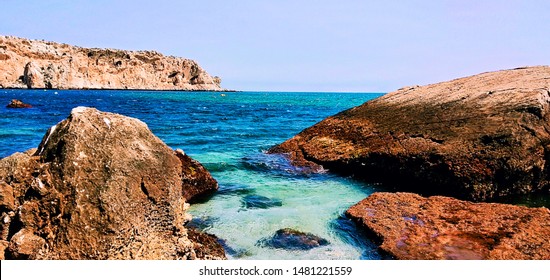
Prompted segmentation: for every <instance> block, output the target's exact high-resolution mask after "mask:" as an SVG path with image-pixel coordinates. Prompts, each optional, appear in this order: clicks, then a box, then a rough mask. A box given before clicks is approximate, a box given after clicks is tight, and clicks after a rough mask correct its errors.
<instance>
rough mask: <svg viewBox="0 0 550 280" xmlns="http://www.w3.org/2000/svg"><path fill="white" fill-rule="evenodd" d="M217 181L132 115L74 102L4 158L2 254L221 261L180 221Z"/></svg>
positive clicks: (217, 249)
mask: <svg viewBox="0 0 550 280" xmlns="http://www.w3.org/2000/svg"><path fill="white" fill-rule="evenodd" d="M217 188H218V185H217V182H216V181H215V180H214V179H213V178H212V177H211V176H210V174H209V173H208V171H206V169H204V167H202V165H201V164H200V163H198V162H197V161H195V160H193V159H191V158H189V157H188V156H187V155H185V154H184V153H183V151H181V150H177V151H174V150H172V149H170V148H169V147H168V146H166V145H165V144H164V143H163V142H162V141H161V140H160V139H158V138H157V137H156V136H155V135H153V134H152V133H151V131H150V130H149V129H148V127H147V125H146V124H145V123H143V122H141V121H139V120H137V119H133V118H129V117H125V116H122V115H117V114H112V113H104V112H100V111H98V110H96V109H92V108H85V107H78V108H75V109H73V110H72V112H71V114H70V116H69V117H68V118H67V119H66V120H64V121H62V122H60V123H58V124H57V125H54V126H52V127H51V128H50V129H49V130H48V132H47V133H46V134H45V136H44V138H43V140H42V142H41V143H40V145H39V146H38V148H37V149H32V150H30V151H27V152H25V153H15V154H13V155H11V156H9V157H6V158H3V159H1V160H0V215H1V221H0V234H1V236H0V257H1V259H199V258H200V259H224V258H225V254H224V250H223V248H222V247H221V245H220V244H218V243H217V241H216V238H215V237H213V236H210V235H206V234H204V233H200V232H196V231H195V230H189V229H187V228H185V227H184V224H185V223H186V222H187V221H190V220H191V216H190V215H189V214H188V213H186V209H187V208H188V207H189V204H188V203H187V202H188V201H189V200H192V199H193V198H194V197H195V196H200V195H204V194H205V193H208V192H213V191H215V190H216V189H217Z"/></svg>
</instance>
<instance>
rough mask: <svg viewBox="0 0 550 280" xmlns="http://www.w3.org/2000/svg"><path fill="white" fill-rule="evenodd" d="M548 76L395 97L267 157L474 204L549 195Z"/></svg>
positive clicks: (536, 71) (486, 80)
mask: <svg viewBox="0 0 550 280" xmlns="http://www.w3.org/2000/svg"><path fill="white" fill-rule="evenodd" d="M549 113H550V67H548V66H539V67H527V68H518V69H513V70H505V71H498V72H490V73H483V74H479V75H475V76H471V77H466V78H461V79H456V80H452V81H448V82H443V83H438V84H432V85H427V86H421V87H419V86H414V87H406V88H402V89H399V90H397V91H395V92H392V93H388V94H386V95H384V96H382V97H380V98H377V99H375V100H371V101H369V102H366V103H365V104H363V105H361V106H358V107H355V108H352V109H349V110H346V111H344V112H341V113H339V114H337V115H335V116H332V117H329V118H327V119H325V120H323V121H321V122H320V123H318V124H316V125H314V126H312V127H310V128H308V129H305V130H304V131H303V132H301V133H300V134H298V135H296V136H295V137H293V138H292V139H290V140H288V141H286V142H284V143H282V144H280V145H279V146H276V147H274V148H272V149H271V150H270V152H271V153H287V154H288V155H289V156H290V158H291V159H292V160H293V161H294V163H295V164H298V165H309V166H316V165H317V164H320V165H322V166H324V167H325V168H328V169H329V170H331V171H335V172H341V173H344V174H351V175H354V176H356V177H362V178H364V179H367V180H372V181H382V182H387V183H389V185H393V186H395V187H397V188H398V189H402V190H409V191H412V192H417V193H425V194H440V195H448V196H454V197H458V198H465V199H471V200H486V199H491V198H494V197H498V196H506V195H514V194H525V193H530V192H536V191H548V190H549V188H550V114H549Z"/></svg>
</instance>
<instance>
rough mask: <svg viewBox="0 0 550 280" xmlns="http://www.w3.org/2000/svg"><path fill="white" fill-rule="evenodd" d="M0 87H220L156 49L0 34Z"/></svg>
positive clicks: (192, 64) (182, 60) (216, 81)
mask: <svg viewBox="0 0 550 280" xmlns="http://www.w3.org/2000/svg"><path fill="white" fill-rule="evenodd" d="M0 47H1V48H0V61H2V63H0V72H1V73H3V75H2V76H1V77H0V88H30V89H34V88H55V89H149V90H216V91H220V90H223V89H222V88H221V87H220V83H221V79H220V78H219V77H216V76H214V77H212V76H211V75H209V74H208V73H207V72H206V71H205V70H204V69H202V68H201V67H200V66H199V65H198V64H197V62H195V61H193V60H190V59H185V58H180V57H173V56H164V55H162V54H160V53H158V52H155V51H124V50H114V49H97V48H81V47H76V46H70V45H67V44H59V43H54V42H46V41H39V40H27V39H23V38H17V37H13V36H0Z"/></svg>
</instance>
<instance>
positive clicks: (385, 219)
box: [346, 193, 550, 260]
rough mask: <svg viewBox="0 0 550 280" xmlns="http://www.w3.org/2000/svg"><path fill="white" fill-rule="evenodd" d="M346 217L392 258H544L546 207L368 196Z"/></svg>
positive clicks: (549, 233)
mask: <svg viewBox="0 0 550 280" xmlns="http://www.w3.org/2000/svg"><path fill="white" fill-rule="evenodd" d="M346 214H347V215H348V216H350V217H352V219H354V220H356V221H358V222H359V224H360V225H362V226H364V227H365V229H366V230H367V231H368V232H369V233H370V235H371V236H373V237H374V238H375V239H376V240H377V241H378V242H379V243H381V246H380V249H381V250H382V251H384V252H386V253H388V254H390V255H391V256H393V257H395V258H397V259H415V260H418V259H506V260H520V259H530V260H533V259H537V260H548V259H550V243H549V242H548V240H549V239H550V211H549V210H548V209H547V208H527V207H522V206H514V205H506V204H497V203H474V202H467V201H461V200H458V199H454V198H450V197H443V196H432V197H429V198H424V197H421V196H419V195H417V194H412V193H374V194H372V195H370V196H369V197H368V198H366V199H364V200H363V201H361V202H359V203H357V204H356V205H354V206H352V207H351V208H350V209H349V210H348V211H347V213H346Z"/></svg>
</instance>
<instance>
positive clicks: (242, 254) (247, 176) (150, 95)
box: [0, 89, 383, 260]
mask: <svg viewBox="0 0 550 280" xmlns="http://www.w3.org/2000/svg"><path fill="white" fill-rule="evenodd" d="M381 95H383V94H382V93H335V92H330V93H324V92H315V93H313V92H180V91H178V92H175V91H174V92H172V91H131V90H125V91H116V90H8V89H0V158H3V157H6V156H9V155H11V154H13V153H15V152H22V151H26V150H28V149H30V148H36V147H37V146H38V144H39V143H40V141H41V139H42V137H43V136H44V134H45V133H46V131H47V129H48V128H49V127H51V126H52V125H55V124H56V123H58V122H59V121H61V120H63V119H65V118H66V117H67V116H68V115H69V113H70V111H71V109H72V108H74V107H77V106H88V107H94V108H97V109H99V110H101V111H107V112H114V113H119V114H123V115H126V116H130V117H134V118H138V119H140V120H142V121H144V122H145V123H147V125H148V126H149V128H150V129H151V131H152V132H153V133H154V134H155V135H157V136H158V137H159V138H160V139H162V140H163V141H164V142H165V143H166V144H167V145H168V146H170V147H172V148H174V149H177V148H179V149H182V150H184V151H185V153H186V154H188V155H190V156H191V157H193V158H194V159H196V160H198V161H199V162H201V163H202V164H203V165H204V166H205V167H206V168H207V169H208V170H209V171H210V172H211V173H212V176H213V177H214V178H215V179H216V180H217V181H218V183H219V191H218V192H217V193H216V194H214V195H213V196H212V197H210V198H208V199H204V200H202V201H199V202H197V203H195V204H193V205H192V206H191V208H190V210H189V212H190V213H191V214H192V216H193V220H192V221H191V222H190V223H189V225H188V226H193V227H196V228H198V229H200V230H203V231H205V232H207V233H211V234H214V235H216V236H217V237H218V238H219V240H220V243H221V244H223V246H224V248H225V250H226V254H227V257H228V258H229V259H252V260H266V259H277V260H285V259H307V260H318V259H327V260H331V259H344V260H354V259H380V258H383V256H381V255H380V254H379V253H378V251H377V250H376V246H375V245H374V244H373V243H372V242H371V241H370V240H369V239H368V238H366V237H365V233H364V232H363V231H362V230H361V229H360V228H357V227H356V226H355V224H354V223H353V222H352V221H350V220H349V219H348V218H346V217H345V216H344V212H345V210H347V209H348V208H349V207H350V206H352V205H354V204H355V203H357V202H359V201H361V200H362V199H364V198H365V197H367V196H368V195H369V194H371V193H373V192H374V191H377V190H378V189H379V188H380V186H376V185H371V184H367V183H364V182H360V181H356V180H354V179H352V178H346V177H341V176H337V175H334V174H331V173H330V170H328V171H327V172H323V173H319V174H307V173H304V172H301V170H300V169H299V168H296V167H293V166H292V165H291V164H290V163H289V162H288V160H287V159H286V158H285V157H284V156H281V155H270V154H266V151H267V150H268V149H269V148H270V147H272V146H274V145H276V144H279V143H281V142H283V141H285V140H287V139H289V138H291V137H292V136H294V135H296V134H297V133H299V132H300V131H302V130H303V129H305V128H307V127H309V126H311V125H314V124H315V123H317V122H319V121H321V120H322V119H324V118H326V117H328V116H331V115H333V114H336V113H338V112H340V111H342V110H345V109H348V108H351V107H354V106H357V105H360V104H362V103H364V102H366V101H368V100H370V99H373V98H376V97H379V96H381ZM11 99H20V100H22V101H23V102H25V103H29V104H31V105H32V106H33V107H32V108H30V109H8V108H5V105H7V104H8V103H9V102H10V100H11ZM4 104H5V105H4ZM286 228H290V229H293V230H297V231H300V232H304V233H310V234H312V235H315V236H317V237H320V238H323V239H325V240H326V241H327V242H326V243H327V244H326V245H324V246H320V247H315V248H297V247H290V248H288V247H281V246H273V243H272V242H271V243H270V242H269V240H271V238H272V237H274V236H275V235H276V233H277V231H278V230H281V229H286Z"/></svg>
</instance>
